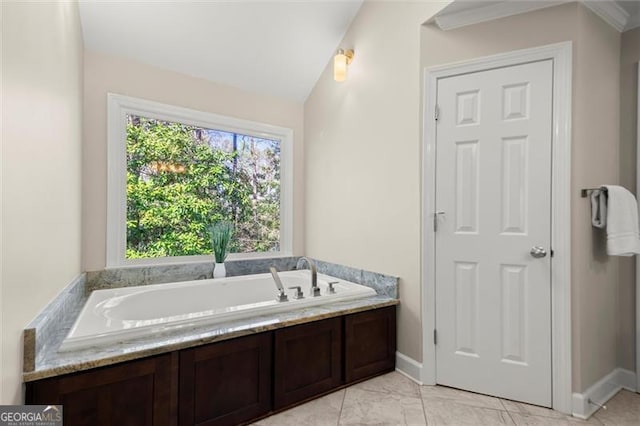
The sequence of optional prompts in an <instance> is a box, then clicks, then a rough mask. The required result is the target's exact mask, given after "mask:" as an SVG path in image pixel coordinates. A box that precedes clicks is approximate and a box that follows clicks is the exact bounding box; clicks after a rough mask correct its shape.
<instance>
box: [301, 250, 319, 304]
mask: <svg viewBox="0 0 640 426" xmlns="http://www.w3.org/2000/svg"><path fill="white" fill-rule="evenodd" d="M305 262H306V263H307V266H308V267H309V270H310V271H311V296H313V297H317V296H320V288H319V287H318V268H317V267H316V262H314V261H313V260H311V259H309V258H308V257H304V256H303V257H301V258H300V259H298V263H297V264H296V269H300V268H301V267H302V265H303V263H305Z"/></svg>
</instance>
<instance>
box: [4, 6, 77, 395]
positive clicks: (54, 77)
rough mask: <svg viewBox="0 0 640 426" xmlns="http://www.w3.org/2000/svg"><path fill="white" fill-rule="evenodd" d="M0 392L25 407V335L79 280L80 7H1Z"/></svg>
mask: <svg viewBox="0 0 640 426" xmlns="http://www.w3.org/2000/svg"><path fill="white" fill-rule="evenodd" d="M2 18H3V21H2V25H3V28H2V55H3V56H2V104H3V107H4V108H3V110H2V245H3V251H2V281H1V289H0V290H1V293H2V297H1V303H2V306H1V307H0V312H1V313H2V333H1V337H2V341H1V352H2V357H1V359H2V364H1V365H0V371H1V376H2V386H1V391H0V404H9V403H19V402H21V401H22V391H21V389H22V387H21V381H22V380H21V379H22V374H21V372H22V330H23V328H24V326H26V325H27V324H28V323H29V321H31V320H32V319H33V318H34V317H35V315H36V314H37V313H38V312H39V311H40V310H41V309H42V308H43V307H44V306H45V305H46V304H47V303H48V302H49V301H50V300H51V299H53V297H54V296H55V295H56V293H57V292H58V291H60V290H61V289H62V288H63V287H64V286H65V285H66V284H68V283H69V282H70V281H71V280H72V279H73V278H75V277H76V276H77V275H78V274H79V273H80V270H81V240H80V222H81V216H80V213H81V205H80V200H81V190H80V182H81V169H80V160H81V156H80V152H81V136H82V52H83V48H82V33H81V29H80V20H79V17H78V6H77V3H72V2H47V3H39V4H34V3H27V2H22V3H17V2H3V3H2Z"/></svg>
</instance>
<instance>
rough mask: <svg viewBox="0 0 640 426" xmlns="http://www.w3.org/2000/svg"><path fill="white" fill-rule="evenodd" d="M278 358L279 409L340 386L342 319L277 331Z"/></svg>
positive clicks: (277, 390)
mask: <svg viewBox="0 0 640 426" xmlns="http://www.w3.org/2000/svg"><path fill="white" fill-rule="evenodd" d="M275 359H276V362H275V373H274V389H275V393H274V408H275V409H279V408H282V407H286V406H288V405H291V404H293V403H295V402H298V401H301V400H304V399H306V398H309V397H312V396H314V395H318V394H321V393H323V392H326V391H328V390H331V389H333V388H335V387H338V386H340V384H341V383H342V365H341V362H342V318H331V319H328V320H323V321H316V322H312V323H309V324H303V325H298V326H294V327H289V328H285V329H281V330H278V331H276V333H275Z"/></svg>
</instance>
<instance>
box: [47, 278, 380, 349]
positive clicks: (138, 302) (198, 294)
mask: <svg viewBox="0 0 640 426" xmlns="http://www.w3.org/2000/svg"><path fill="white" fill-rule="evenodd" d="M279 275H280V278H281V279H282V283H283V284H284V287H285V288H286V289H287V290H286V291H287V295H288V296H289V301H288V302H278V301H276V295H277V294H278V291H277V289H276V285H275V283H274V281H273V278H272V277H271V275H270V274H257V275H244V276H238V277H229V278H218V279H208V280H197V281H186V282H179V283H169V284H155V285H146V286H139V287H124V288H115V289H108V290H96V291H94V292H93V293H91V295H90V296H89V298H88V300H87V302H86V304H85V306H84V307H83V309H82V311H81V312H80V315H79V316H78V318H77V320H76V322H75V324H74V325H73V327H72V328H71V330H70V332H69V334H68V335H67V337H66V339H65V340H64V341H63V342H62V345H61V346H60V349H59V350H60V351H70V350H77V349H83V348H87V347H93V346H104V345H108V344H113V343H117V342H123V341H127V340H131V339H135V338H138V337H142V336H148V335H150V334H153V333H163V332H168V331H172V330H174V329H182V328H185V327H196V326H200V325H207V324H216V323H221V322H224V321H231V320H239V319H244V318H249V317H254V316H259V315H266V314H273V313H278V312H286V311H292V310H295V309H301V308H306V307H310V306H317V305H323V304H328V303H334V302H339V301H343V300H351V299H358V298H364V297H370V296H375V295H376V292H375V290H373V289H372V288H369V287H365V286H362V285H359V284H355V283H352V282H349V281H345V280H341V279H337V278H333V277H330V276H328V275H324V274H318V287H320V291H321V296H319V297H310V296H309V293H310V292H309V288H310V286H311V284H310V283H311V276H310V275H311V273H310V272H309V271H308V270H304V271H287V272H280V273H279ZM332 281H337V283H336V284H334V288H335V291H336V292H335V294H329V293H328V292H327V288H328V284H327V283H328V282H332ZM291 286H301V287H302V290H303V292H304V293H305V298H303V299H294V297H293V296H294V290H290V289H288V287H291Z"/></svg>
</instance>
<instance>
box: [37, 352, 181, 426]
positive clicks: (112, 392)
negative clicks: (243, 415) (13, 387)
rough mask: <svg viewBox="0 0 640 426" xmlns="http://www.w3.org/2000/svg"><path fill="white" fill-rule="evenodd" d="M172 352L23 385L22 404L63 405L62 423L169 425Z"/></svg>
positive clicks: (173, 401)
mask: <svg viewBox="0 0 640 426" xmlns="http://www.w3.org/2000/svg"><path fill="white" fill-rule="evenodd" d="M177 367H178V366H177V353H171V354H167V355H160V356H156V357H152V358H146V359H143V360H138V361H130V362H126V363H123V364H117V365H113V366H109V367H102V368H97V369H95V370H89V371H85V372H81V373H75V374H69V375H65V376H59V377H54V378H51V379H44V380H39V381H37V382H31V383H28V384H27V404H42V405H48V404H62V406H63V409H62V413H63V416H64V424H65V425H67V426H85V425H86V426H108V425H119V426H120V425H121V426H128V425H130V426H169V425H175V419H176V409H177V392H176V390H177V379H178V368H177Z"/></svg>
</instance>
